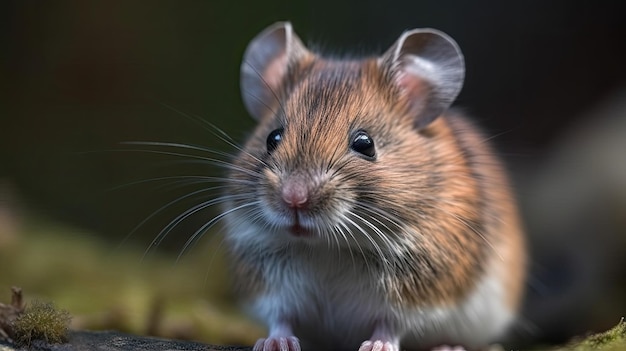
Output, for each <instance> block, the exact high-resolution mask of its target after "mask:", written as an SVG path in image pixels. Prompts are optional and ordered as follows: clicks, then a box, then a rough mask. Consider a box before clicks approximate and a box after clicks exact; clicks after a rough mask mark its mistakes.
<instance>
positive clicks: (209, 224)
mask: <svg viewBox="0 0 626 351" xmlns="http://www.w3.org/2000/svg"><path fill="white" fill-rule="evenodd" d="M260 203H261V201H258V200H257V201H253V202H248V203H245V204H242V205H239V206H236V207H234V208H231V209H229V210H227V211H224V212H222V213H220V214H219V215H217V216H215V217H213V218H212V219H211V220H210V221H208V222H207V223H205V224H204V225H202V227H200V229H198V230H196V231H195V232H194V233H193V235H192V236H191V237H190V238H189V239H187V241H186V242H185V245H184V246H183V248H182V250H181V252H180V253H179V254H178V257H177V258H176V262H178V261H179V260H180V258H181V257H182V255H183V254H184V253H185V252H187V250H188V249H189V247H190V246H191V245H192V244H193V243H194V242H196V241H197V239H198V237H199V236H200V235H201V234H203V233H204V232H205V231H207V230H208V229H209V228H211V227H212V226H213V225H214V224H215V223H217V221H219V220H220V219H222V218H224V217H225V216H227V215H228V214H230V213H233V212H235V211H238V210H240V209H242V208H246V207H249V206H256V205H259V204H260Z"/></svg>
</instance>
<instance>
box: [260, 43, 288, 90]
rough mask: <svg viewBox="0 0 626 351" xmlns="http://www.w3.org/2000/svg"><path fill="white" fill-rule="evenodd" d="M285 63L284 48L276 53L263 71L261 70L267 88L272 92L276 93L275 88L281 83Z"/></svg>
mask: <svg viewBox="0 0 626 351" xmlns="http://www.w3.org/2000/svg"><path fill="white" fill-rule="evenodd" d="M287 64H288V60H287V54H286V52H285V50H282V52H281V53H280V54H278V55H276V58H275V59H274V60H272V61H271V62H270V63H269V64H268V65H267V68H265V71H263V79H264V80H265V83H266V84H267V85H268V88H269V89H271V90H272V91H273V92H274V93H276V90H277V89H278V87H279V86H280V85H281V84H282V81H283V77H285V74H287Z"/></svg>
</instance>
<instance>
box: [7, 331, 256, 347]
mask: <svg viewBox="0 0 626 351" xmlns="http://www.w3.org/2000/svg"><path fill="white" fill-rule="evenodd" d="M18 350H19V351H21V350H24V351H27V350H28V351H95V350H97V351H129V350H133V351H134V350H137V351H142V350H145V351H148V350H150V351H173V350H188V351H250V350H252V348H251V347H240V346H218V345H207V344H202V343H198V342H192V341H182V340H167V339H159V338H153V337H144V336H136V335H130V334H124V333H119V332H114V331H99V332H91V331H73V332H70V338H69V342H68V343H66V344H47V343H45V342H42V341H39V340H37V341H35V342H33V343H32V345H31V346H30V347H25V348H18V347H15V346H14V345H11V344H8V343H4V342H1V341H0V351H18Z"/></svg>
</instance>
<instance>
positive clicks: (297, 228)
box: [288, 222, 314, 238]
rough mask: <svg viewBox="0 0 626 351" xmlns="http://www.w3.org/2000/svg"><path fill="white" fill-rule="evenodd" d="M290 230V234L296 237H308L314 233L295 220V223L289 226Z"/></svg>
mask: <svg viewBox="0 0 626 351" xmlns="http://www.w3.org/2000/svg"><path fill="white" fill-rule="evenodd" d="M288 231H289V234H291V235H293V236H295V237H300V238H308V237H312V236H313V235H314V233H313V231H312V230H311V229H308V228H305V227H303V226H302V225H300V223H298V222H295V223H294V224H292V225H290V226H289V228H288Z"/></svg>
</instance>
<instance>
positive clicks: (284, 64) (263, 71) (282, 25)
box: [240, 22, 309, 120]
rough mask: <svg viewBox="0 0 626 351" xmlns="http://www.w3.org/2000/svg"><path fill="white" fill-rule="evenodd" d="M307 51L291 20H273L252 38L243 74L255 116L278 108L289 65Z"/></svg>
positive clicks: (242, 85)
mask: <svg viewBox="0 0 626 351" xmlns="http://www.w3.org/2000/svg"><path fill="white" fill-rule="evenodd" d="M308 52H309V51H308V50H307V49H306V47H305V46H304V44H302V41H300V38H298V36H297V35H296V34H295V33H294V32H293V29H292V28H291V23H289V22H278V23H274V24H273V25H271V26H269V27H267V28H266V29H265V30H264V31H262V32H261V33H260V34H258V35H257V36H256V37H255V38H254V39H252V41H251V42H250V44H248V48H247V49H246V52H245V53H244V55H243V62H242V63H241V77H240V89H241V95H242V98H243V103H244V105H245V106H246V109H247V110H248V113H250V115H251V116H252V117H254V118H255V119H256V120H260V119H261V118H263V117H264V116H267V115H268V114H272V113H274V112H276V111H275V110H276V106H279V105H280V101H278V98H279V97H278V94H279V91H280V86H281V85H282V84H283V81H284V78H285V75H286V74H287V72H288V68H289V65H290V64H293V63H294V62H297V61H299V60H300V59H301V58H302V57H303V56H305V55H307V54H308Z"/></svg>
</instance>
